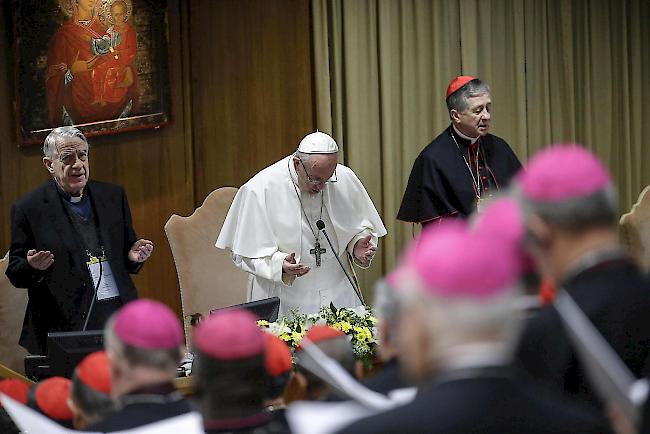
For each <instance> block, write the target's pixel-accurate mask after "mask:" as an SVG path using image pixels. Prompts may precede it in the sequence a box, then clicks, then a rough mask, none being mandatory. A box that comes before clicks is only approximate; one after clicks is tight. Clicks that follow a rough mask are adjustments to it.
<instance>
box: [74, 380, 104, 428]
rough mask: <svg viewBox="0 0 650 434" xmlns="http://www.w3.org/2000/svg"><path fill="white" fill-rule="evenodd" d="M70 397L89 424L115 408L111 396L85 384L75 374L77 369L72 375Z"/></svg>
mask: <svg viewBox="0 0 650 434" xmlns="http://www.w3.org/2000/svg"><path fill="white" fill-rule="evenodd" d="M70 398H71V399H72V401H73V402H74V403H75V405H76V406H77V407H79V408H80V409H81V411H82V412H83V413H84V415H85V416H86V417H87V419H88V422H89V424H92V423H95V422H97V421H99V420H100V419H102V418H103V417H104V416H106V415H107V414H108V413H110V412H112V411H113V410H114V409H115V402H114V401H113V399H112V398H111V396H110V395H107V394H105V393H102V392H99V391H97V390H95V389H92V388H91V387H90V386H88V385H86V384H85V383H84V382H83V381H81V379H80V378H79V376H78V375H77V371H75V373H74V375H73V376H72V385H71V387H70Z"/></svg>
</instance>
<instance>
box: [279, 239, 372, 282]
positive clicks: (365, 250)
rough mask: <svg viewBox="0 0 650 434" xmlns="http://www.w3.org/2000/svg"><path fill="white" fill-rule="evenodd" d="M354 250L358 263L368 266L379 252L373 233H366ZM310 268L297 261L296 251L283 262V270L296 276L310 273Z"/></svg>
mask: <svg viewBox="0 0 650 434" xmlns="http://www.w3.org/2000/svg"><path fill="white" fill-rule="evenodd" d="M352 252H353V255H354V259H355V260H356V262H357V264H359V265H360V266H362V267H367V266H368V265H370V261H371V260H372V258H373V257H374V256H375V254H376V253H377V246H375V245H374V244H373V243H372V237H371V235H366V236H365V237H363V238H361V239H359V240H358V241H357V242H356V243H355V244H354V249H353V250H352ZM309 270H311V268H310V267H308V266H306V265H303V264H300V263H296V254H295V253H290V254H289V255H287V256H286V257H285V258H284V262H283V263H282V272H283V273H285V274H290V275H293V276H296V277H300V276H304V275H305V274H307V273H309Z"/></svg>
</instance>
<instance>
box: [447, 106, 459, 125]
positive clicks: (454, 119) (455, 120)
mask: <svg viewBox="0 0 650 434" xmlns="http://www.w3.org/2000/svg"><path fill="white" fill-rule="evenodd" d="M449 117H450V118H451V121H452V122H453V123H455V124H457V123H459V122H460V113H459V112H458V110H456V109H451V110H449Z"/></svg>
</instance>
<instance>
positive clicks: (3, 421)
mask: <svg viewBox="0 0 650 434" xmlns="http://www.w3.org/2000/svg"><path fill="white" fill-rule="evenodd" d="M28 392H29V384H27V383H26V382H24V381H22V380H17V379H15V378H8V379H5V380H2V381H0V393H3V394H5V395H7V396H9V397H10V398H11V399H13V400H15V401H18V402H19V403H21V404H23V405H26V404H27V393H28ZM0 432H1V433H4V434H19V433H20V429H18V427H17V426H16V424H15V423H14V421H13V420H12V419H11V417H10V416H9V414H7V410H5V409H4V407H3V406H2V404H0Z"/></svg>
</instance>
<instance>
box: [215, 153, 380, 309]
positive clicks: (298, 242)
mask: <svg viewBox="0 0 650 434" xmlns="http://www.w3.org/2000/svg"><path fill="white" fill-rule="evenodd" d="M291 158H292V156H289V157H286V158H284V159H282V160H280V161H278V162H277V163H274V164H272V165H271V166H269V167H267V168H265V169H263V170H262V171H261V172H259V173H258V174H257V175H255V176H254V177H253V178H252V179H250V180H249V181H248V182H247V183H246V184H244V185H243V186H242V187H241V188H240V189H239V191H238V192H237V195H236V196H235V199H234V200H233V203H232V205H231V207H230V210H229V211H228V215H227V216H226V220H225V221H224V224H223V227H222V229H221V232H220V233H219V238H218V239H217V242H216V246H217V247H218V248H220V249H228V250H230V251H231V255H232V258H233V261H234V263H235V265H237V266H238V267H239V268H241V269H242V270H244V271H246V272H248V273H251V274H252V275H253V279H251V280H252V281H251V287H250V288H249V293H248V294H249V301H250V300H260V299H263V298H268V297H279V298H280V315H284V314H286V313H287V312H288V311H289V310H290V309H292V308H298V309H300V312H302V313H306V314H311V313H318V311H319V309H320V308H321V306H329V304H330V302H333V303H334V305H335V306H336V307H337V308H340V307H354V306H358V305H359V304H361V302H360V301H359V299H358V297H357V295H356V293H355V291H354V289H353V288H352V286H351V285H350V282H349V281H348V279H347V277H345V274H343V271H342V270H341V266H340V265H339V264H338V262H337V260H336V257H335V255H334V252H332V249H331V247H330V246H329V244H328V243H327V241H326V240H325V236H324V235H323V234H322V233H320V232H319V231H318V229H317V227H316V222H317V221H318V220H319V219H321V220H323V222H324V223H325V231H326V232H327V235H328V236H329V237H330V240H331V242H332V244H333V245H334V248H335V249H336V252H338V255H339V258H340V259H341V263H342V264H343V266H344V267H345V268H346V270H347V271H348V273H349V274H350V275H351V277H352V278H353V279H355V280H356V277H355V274H354V272H353V270H352V266H351V262H352V261H351V259H350V258H351V255H352V251H353V248H354V244H355V243H356V242H357V240H359V239H361V238H363V237H364V236H366V235H368V234H371V235H372V242H373V243H374V244H375V245H376V244H377V241H378V237H383V236H384V235H386V228H385V227H384V224H383V222H382V221H381V218H380V217H379V214H378V213H377V210H376V209H375V206H374V205H373V203H372V201H371V200H370V197H369V196H368V193H367V192H366V190H365V188H364V187H363V185H362V184H361V181H359V179H358V178H357V176H356V175H355V174H354V172H352V170H351V169H350V168H348V167H346V166H343V165H341V164H338V165H337V166H336V172H335V174H336V178H335V179H336V182H335V183H327V184H326V185H325V188H324V189H323V190H322V192H321V193H318V194H313V195H312V194H309V193H303V192H301V191H300V189H298V186H297V175H296V171H295V168H294V167H293V165H292V164H291ZM321 195H322V196H321ZM299 197H300V199H299ZM301 201H302V207H303V208H304V212H303V209H302V208H301ZM310 226H311V228H310ZM312 231H313V232H312ZM314 233H316V236H314ZM316 238H318V242H319V243H320V247H321V248H324V249H325V250H326V251H325V253H323V254H322V255H321V266H319V267H317V266H316V257H315V255H314V254H312V253H310V250H312V249H314V247H315V244H316ZM291 253H295V254H296V262H297V263H302V264H303V265H306V266H309V267H310V268H311V270H310V271H309V272H308V273H307V274H305V275H303V276H301V277H297V278H296V277H295V276H290V275H287V274H283V273H282V263H283V262H284V259H285V257H286V256H287V255H289V254H291Z"/></svg>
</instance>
